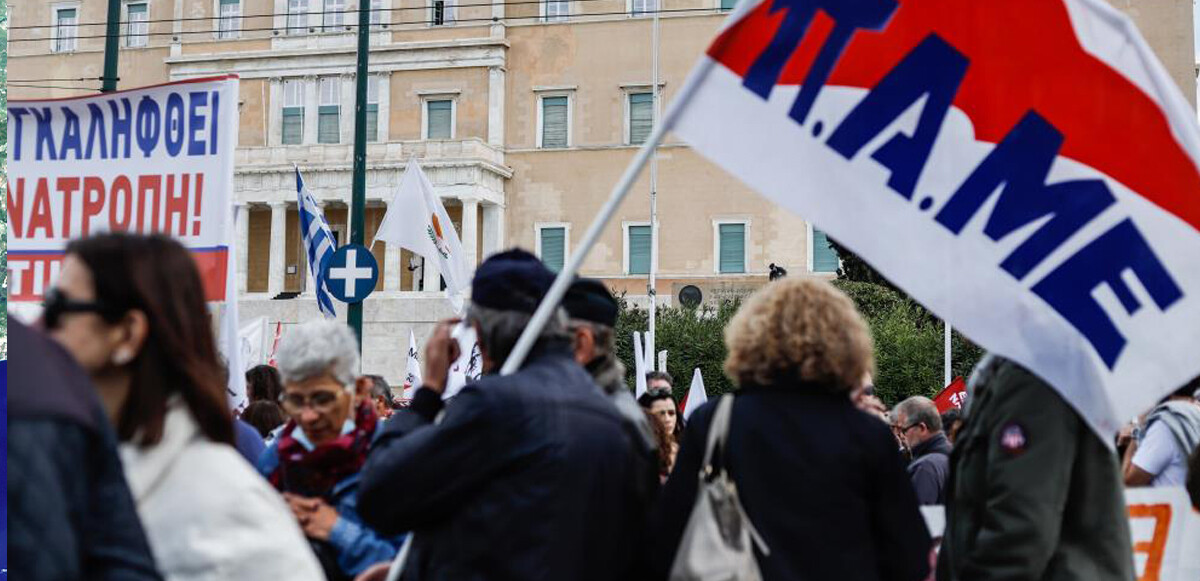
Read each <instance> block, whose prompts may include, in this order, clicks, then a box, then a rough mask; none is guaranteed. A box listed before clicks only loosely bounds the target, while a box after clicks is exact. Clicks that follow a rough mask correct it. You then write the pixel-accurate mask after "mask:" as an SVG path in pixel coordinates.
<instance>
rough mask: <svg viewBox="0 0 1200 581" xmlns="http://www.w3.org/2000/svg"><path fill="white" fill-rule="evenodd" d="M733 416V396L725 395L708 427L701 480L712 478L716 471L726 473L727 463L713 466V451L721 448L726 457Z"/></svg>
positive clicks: (722, 454)
mask: <svg viewBox="0 0 1200 581" xmlns="http://www.w3.org/2000/svg"><path fill="white" fill-rule="evenodd" d="M732 416H733V395H732V394H728V393H727V394H725V395H722V396H721V399H720V400H719V401H718V402H717V409H716V411H715V412H713V420H712V424H710V425H709V426H708V445H707V446H705V448H704V466H703V472H702V473H701V474H700V476H701V478H711V477H712V475H713V473H714V471H715V470H714V468H715V469H716V471H724V470H725V463H724V462H721V464H720V466H719V467H715V466H714V465H713V451H714V450H715V449H716V448H717V447H718V446H720V448H721V456H722V459H724V456H725V441H726V440H728V439H729V419H730V417H732Z"/></svg>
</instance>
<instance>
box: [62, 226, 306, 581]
mask: <svg viewBox="0 0 1200 581" xmlns="http://www.w3.org/2000/svg"><path fill="white" fill-rule="evenodd" d="M42 325H43V327H44V328H45V329H46V330H47V331H48V332H49V334H50V335H51V336H52V337H53V338H54V339H55V340H57V341H58V342H59V343H61V344H62V345H63V346H64V347H65V348H66V349H67V351H68V352H70V353H71V355H72V356H74V358H75V359H76V360H77V361H78V362H79V363H80V364H81V366H82V367H83V368H84V369H85V370H86V371H87V372H88V373H89V375H90V376H91V379H92V382H93V383H94V384H95V386H96V389H97V391H98V392H99V395H100V400H101V402H102V403H103V406H104V408H105V411H106V413H107V415H108V418H109V420H110V421H111V422H112V423H113V425H114V426H115V427H116V430H117V436H118V439H119V440H120V442H121V445H120V453H121V460H122V463H123V465H124V471H125V477H126V479H127V480H128V482H129V488H130V491H131V492H132V493H133V496H134V500H135V502H136V503H137V510H138V515H139V517H140V518H141V520H142V524H143V527H144V528H145V531H146V537H147V540H149V542H150V548H151V550H152V552H153V554H154V560H155V561H156V562H157V564H158V566H159V568H160V569H161V570H162V573H163V575H164V577H166V578H167V579H173V580H190V579H246V580H257V579H320V578H321V571H320V568H319V567H318V565H317V563H316V561H315V560H314V559H312V557H311V556H310V555H306V554H305V553H306V551H305V543H304V538H303V536H302V535H301V533H300V530H299V529H298V528H297V527H296V525H295V523H294V522H293V521H292V520H291V519H290V518H289V515H288V512H287V506H286V505H285V504H284V502H283V500H282V499H280V498H279V495H278V494H276V493H275V491H273V490H271V488H270V486H268V485H267V483H266V482H265V481H263V479H262V478H261V477H260V476H259V475H257V474H256V473H255V472H254V469H253V468H252V467H251V466H250V465H248V464H247V463H246V461H245V460H243V459H242V457H241V456H239V455H238V452H237V451H236V450H235V449H234V448H233V441H234V435H233V427H232V423H231V422H232V417H231V414H230V411H229V407H228V404H227V403H226V399H225V386H224V385H223V384H222V383H221V380H220V378H221V377H222V370H221V369H220V367H219V365H220V364H219V362H218V357H217V350H216V346H215V342H214V339H213V333H212V328H211V326H210V322H209V317H208V312H207V310H206V308H205V303H204V289H203V285H202V284H201V280H200V275H199V272H198V271H197V269H196V265H195V262H194V261H193V258H192V256H191V254H190V253H189V252H188V251H187V250H185V249H184V248H183V246H181V245H180V244H179V243H178V242H175V241H174V240H172V239H170V238H167V237H165V236H157V235H155V236H141V235H133V234H102V235H98V236H93V237H91V238H86V239H81V240H76V241H74V242H72V243H71V244H69V245H68V246H67V250H66V256H65V258H64V259H63V265H62V270H61V272H60V274H59V277H58V281H57V283H56V285H55V287H54V288H53V289H51V291H50V292H49V293H47V296H46V303H45V308H44V310H43V313H42ZM101 534H102V531H101Z"/></svg>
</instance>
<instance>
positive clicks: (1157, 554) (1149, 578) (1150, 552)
mask: <svg viewBox="0 0 1200 581" xmlns="http://www.w3.org/2000/svg"><path fill="white" fill-rule="evenodd" d="M1129 518H1152V519H1154V536H1153V537H1151V539H1150V540H1149V541H1138V542H1136V543H1134V544H1133V552H1135V553H1144V554H1145V555H1146V570H1145V571H1144V572H1143V573H1142V576H1141V577H1139V578H1138V581H1159V574H1160V573H1161V572H1162V562H1163V553H1164V551H1165V550H1166V548H1167V532H1168V531H1169V530H1170V527H1171V505H1169V504H1131V505H1129Z"/></svg>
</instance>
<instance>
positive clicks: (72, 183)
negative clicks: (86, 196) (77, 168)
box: [56, 178, 79, 238]
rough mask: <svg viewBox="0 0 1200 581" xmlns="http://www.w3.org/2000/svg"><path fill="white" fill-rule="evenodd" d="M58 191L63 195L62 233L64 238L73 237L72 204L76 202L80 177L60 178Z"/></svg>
mask: <svg viewBox="0 0 1200 581" xmlns="http://www.w3.org/2000/svg"><path fill="white" fill-rule="evenodd" d="M56 185H57V187H58V192H59V193H60V194H62V197H63V213H62V215H63V220H62V233H61V234H60V235H61V236H62V237H63V238H70V237H71V206H72V205H73V204H74V202H75V192H78V191H79V178H58V183H57V184H56Z"/></svg>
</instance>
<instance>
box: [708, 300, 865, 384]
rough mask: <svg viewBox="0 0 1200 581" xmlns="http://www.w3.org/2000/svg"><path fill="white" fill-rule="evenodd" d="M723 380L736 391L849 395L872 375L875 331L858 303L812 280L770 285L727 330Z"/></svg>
mask: <svg viewBox="0 0 1200 581" xmlns="http://www.w3.org/2000/svg"><path fill="white" fill-rule="evenodd" d="M725 345H726V346H727V347H728V349H729V356H728V357H727V358H726V359H725V374H726V375H728V376H729V378H730V379H731V380H732V381H733V382H734V383H735V384H737V385H738V386H745V385H749V384H757V385H787V384H790V383H795V382H807V383H815V384H820V385H823V386H825V387H826V388H827V389H830V390H832V391H835V392H849V391H851V390H852V389H853V388H854V387H855V386H857V385H858V384H859V383H861V382H862V378H863V376H864V375H865V374H866V373H867V372H873V371H874V367H875V358H874V354H873V347H872V342H871V331H870V329H868V327H867V324H866V322H865V321H863V318H862V316H861V315H860V314H859V313H858V311H857V310H855V308H854V303H853V302H851V300H850V298H849V297H847V296H846V295H845V294H843V293H842V292H841V291H839V290H838V289H836V288H834V287H833V285H831V284H829V283H828V282H825V281H823V280H818V279H812V278H785V279H782V280H778V281H776V282H772V283H770V284H768V285H766V286H765V287H763V288H762V289H760V290H759V291H758V292H756V293H755V294H754V295H753V296H751V297H750V299H749V300H747V301H746V303H745V304H744V305H742V308H741V309H740V310H739V311H738V313H737V315H735V316H734V317H733V320H732V321H730V323H729V326H728V327H726V329H725Z"/></svg>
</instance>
